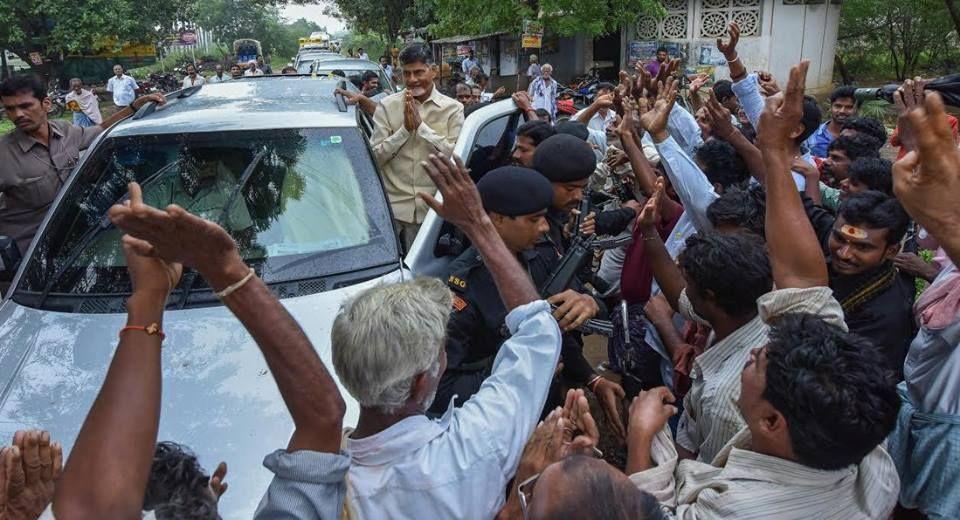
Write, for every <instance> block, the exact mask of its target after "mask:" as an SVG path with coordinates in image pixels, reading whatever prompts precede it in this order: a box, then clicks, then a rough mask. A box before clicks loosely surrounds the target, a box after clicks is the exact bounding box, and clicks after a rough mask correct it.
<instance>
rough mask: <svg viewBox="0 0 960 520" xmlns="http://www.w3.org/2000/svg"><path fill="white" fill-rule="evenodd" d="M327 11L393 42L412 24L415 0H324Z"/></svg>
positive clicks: (356, 27)
mask: <svg viewBox="0 0 960 520" xmlns="http://www.w3.org/2000/svg"><path fill="white" fill-rule="evenodd" d="M324 3H325V4H326V7H325V9H324V13H325V14H327V15H329V16H333V17H336V18H339V19H341V20H343V21H344V22H346V24H347V25H349V26H350V28H351V29H353V31H355V32H357V33H367V32H373V33H376V34H379V35H380V36H382V37H383V38H384V40H385V41H386V42H393V41H396V39H397V38H398V37H399V36H400V33H401V32H402V31H403V29H405V28H407V27H409V23H410V21H411V19H412V16H413V15H414V14H415V8H414V0H325V2H324Z"/></svg>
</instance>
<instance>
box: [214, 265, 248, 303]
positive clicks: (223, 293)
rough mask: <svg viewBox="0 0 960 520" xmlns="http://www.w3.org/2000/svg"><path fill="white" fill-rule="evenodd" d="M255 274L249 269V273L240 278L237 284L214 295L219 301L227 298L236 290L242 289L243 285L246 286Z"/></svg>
mask: <svg viewBox="0 0 960 520" xmlns="http://www.w3.org/2000/svg"><path fill="white" fill-rule="evenodd" d="M255 274H256V272H254V270H253V268H252V267H251V268H250V272H248V273H247V275H246V276H244V277H243V278H241V279H240V281H239V282H237V283H235V284H233V285H230V286H227V288H226V289H224V290H222V291H220V292H218V293H216V295H217V298H220V299H221V300H222V299H224V298H226V297H227V296H230V295H231V294H233V293H234V292H235V291H236V290H237V289H239V288H241V287H243V286H244V285H246V284H247V282H249V281H250V279H251V278H253V276H254V275H255Z"/></svg>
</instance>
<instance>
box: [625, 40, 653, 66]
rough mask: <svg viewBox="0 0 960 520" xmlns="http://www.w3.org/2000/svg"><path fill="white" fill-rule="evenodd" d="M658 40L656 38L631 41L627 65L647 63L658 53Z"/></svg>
mask: <svg viewBox="0 0 960 520" xmlns="http://www.w3.org/2000/svg"><path fill="white" fill-rule="evenodd" d="M657 48H658V45H657V42H656V41H654V40H646V41H637V40H634V41H631V42H629V43H628V44H627V65H629V66H630V67H633V66H634V65H635V64H636V63H637V62H640V63H646V62H648V61H650V60H651V59H653V58H654V57H655V56H656V55H657Z"/></svg>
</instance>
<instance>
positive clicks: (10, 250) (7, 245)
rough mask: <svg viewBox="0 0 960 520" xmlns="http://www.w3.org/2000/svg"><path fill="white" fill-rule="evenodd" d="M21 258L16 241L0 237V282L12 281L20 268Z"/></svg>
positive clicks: (4, 236) (3, 236)
mask: <svg viewBox="0 0 960 520" xmlns="http://www.w3.org/2000/svg"><path fill="white" fill-rule="evenodd" d="M21 258H22V257H21V256H20V248H18V247H17V242H16V240H14V239H12V238H10V237H8V236H6V235H0V280H2V281H10V280H13V275H14V274H16V272H17V268H18V267H20V260H21Z"/></svg>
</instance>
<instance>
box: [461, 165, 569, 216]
mask: <svg viewBox="0 0 960 520" xmlns="http://www.w3.org/2000/svg"><path fill="white" fill-rule="evenodd" d="M477 190H479V191H480V199H481V200H483V209H485V210H487V211H490V212H493V213H499V214H501V215H506V216H508V217H517V216H520V215H532V214H534V213H538V212H541V211H543V210H545V209H547V208H549V207H550V205H551V204H553V186H551V185H550V181H548V180H547V179H545V178H544V177H543V176H542V175H540V174H539V173H537V172H536V171H535V170H531V169H530V168H522V167H520V166H503V167H501V168H497V169H495V170H491V171H489V172H487V174H486V175H484V176H483V178H482V179H480V182H478V183H477Z"/></svg>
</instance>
